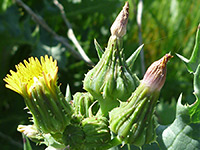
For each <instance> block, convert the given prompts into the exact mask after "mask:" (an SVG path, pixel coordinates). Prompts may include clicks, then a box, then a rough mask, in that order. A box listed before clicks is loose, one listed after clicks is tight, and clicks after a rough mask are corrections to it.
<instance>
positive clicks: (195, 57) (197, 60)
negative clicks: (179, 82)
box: [177, 24, 200, 73]
mask: <svg viewBox="0 0 200 150" xmlns="http://www.w3.org/2000/svg"><path fill="white" fill-rule="evenodd" d="M199 30H200V24H199V26H198V29H197V33H196V40H195V45H194V49H193V52H192V55H191V57H190V59H189V60H188V59H187V58H185V57H183V56H181V55H179V54H177V56H178V57H179V58H180V59H181V60H182V61H183V62H184V63H185V64H186V66H187V69H188V71H189V72H190V73H194V72H195V71H196V69H197V67H198V65H199V64H200V33H199V32H200V31H199Z"/></svg>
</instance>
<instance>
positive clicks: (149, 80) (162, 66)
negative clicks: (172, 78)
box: [142, 54, 173, 91]
mask: <svg viewBox="0 0 200 150" xmlns="http://www.w3.org/2000/svg"><path fill="white" fill-rule="evenodd" d="M172 57H173V56H171V55H170V54H166V55H165V56H163V57H162V58H161V59H159V60H157V61H155V62H154V63H153V64H151V66H150V67H149V68H148V69H147V71H146V73H145V75H144V78H143V80H142V83H144V84H145V85H146V86H148V87H151V90H153V91H154V90H158V91H160V89H161V88H162V87H163V85H164V83H165V79H166V73H167V67H166V64H167V62H168V60H169V59H170V58H172Z"/></svg>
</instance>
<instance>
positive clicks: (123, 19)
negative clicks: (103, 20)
mask: <svg viewBox="0 0 200 150" xmlns="http://www.w3.org/2000/svg"><path fill="white" fill-rule="evenodd" d="M128 10H129V4H128V2H126V3H125V5H124V7H123V9H122V10H121V12H120V13H119V15H118V16H117V18H116V19H115V21H114V23H113V24H112V26H111V28H110V31H111V34H112V35H115V36H117V37H122V36H124V35H125V34H126V25H127V23H128V16H129V13H128Z"/></svg>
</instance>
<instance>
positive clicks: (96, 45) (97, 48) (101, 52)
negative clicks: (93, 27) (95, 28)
mask: <svg viewBox="0 0 200 150" xmlns="http://www.w3.org/2000/svg"><path fill="white" fill-rule="evenodd" d="M94 45H95V48H96V51H97V54H98V57H99V59H101V57H102V55H103V53H104V51H103V49H102V48H101V46H100V45H99V43H98V42H97V40H96V39H94Z"/></svg>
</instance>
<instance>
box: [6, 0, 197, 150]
mask: <svg viewBox="0 0 200 150" xmlns="http://www.w3.org/2000/svg"><path fill="white" fill-rule="evenodd" d="M128 9H129V6H128V2H126V3H125V6H124V7H123V9H122V11H121V12H120V13H119V15H118V16H117V18H116V20H115V21H114V23H113V25H112V26H111V29H110V31H111V36H110V38H109V40H108V44H107V47H106V48H105V51H104V50H103V49H102V48H101V46H100V45H99V44H98V43H97V41H95V47H96V50H97V53H98V56H99V59H100V60H99V62H98V63H97V64H96V65H95V66H94V67H93V68H92V69H91V70H90V71H89V72H88V73H87V74H86V76H85V79H84V81H83V89H85V90H86V92H77V93H76V94H75V95H74V96H73V97H72V96H71V94H70V90H69V89H68V90H67V92H66V96H64V95H63V94H62V92H61V91H60V86H58V85H57V80H58V75H57V73H58V67H57V62H56V60H53V58H52V57H48V56H47V55H46V56H45V57H42V56H41V58H40V61H39V60H38V59H37V58H33V57H31V58H29V59H28V61H26V60H24V62H23V63H20V64H18V65H16V70H17V71H16V72H14V71H10V75H9V74H8V75H7V76H6V78H4V81H5V82H6V83H7V84H6V87H7V88H9V89H11V90H13V91H15V92H17V93H19V94H20V95H22V96H23V98H24V101H25V104H26V106H27V109H28V110H29V112H30V114H31V115H32V117H31V119H30V120H31V121H32V122H33V124H32V125H19V126H18V131H20V132H22V133H23V134H24V135H26V136H27V137H28V138H29V139H31V140H32V141H34V142H36V143H37V144H45V145H46V146H47V148H46V149H47V150H51V149H66V148H69V149H74V150H76V149H77V150H80V149H81V150H82V149H83V150H84V149H85V150H87V149H88V150H90V149H91V150H92V149H97V150H98V149H99V150H101V149H102V150H104V149H109V148H113V147H115V146H118V145H122V146H124V145H126V144H127V145H133V146H129V148H131V149H134V148H135V147H134V146H136V147H140V148H141V147H142V148H143V149H148V148H149V147H152V148H153V149H159V148H161V149H177V150H181V149H182V148H183V147H184V148H186V149H198V148H200V139H199V137H200V108H199V107H200V101H199V97H200V94H199V89H200V83H199V82H200V67H199V64H200V60H199V59H198V58H199V56H200V46H199V41H200V35H199V28H198V30H197V36H196V43H195V47H194V51H193V54H192V56H191V58H190V59H189V60H188V59H186V58H184V57H183V56H181V55H178V56H179V57H180V58H181V59H182V60H183V61H184V62H185V63H186V65H187V68H188V70H189V71H190V72H191V73H193V74H194V92H195V96H196V98H197V100H196V102H195V103H194V104H193V105H182V104H181V98H182V97H181V96H180V98H179V100H178V104H177V112H176V119H175V120H174V122H173V123H172V124H171V125H169V126H161V125H159V124H158V123H157V121H156V118H155V115H154V111H155V107H156V104H157V102H158V98H159V94H160V90H161V89H162V87H163V85H164V83H165V79H166V74H167V70H166V68H167V62H168V61H169V59H171V58H172V55H171V54H170V53H168V54H165V55H164V56H163V57H162V58H161V59H159V60H157V61H155V62H154V63H152V64H151V65H150V67H149V68H148V69H147V71H146V73H145V75H144V77H143V79H142V80H141V81H140V80H139V79H138V77H137V76H136V75H135V74H134V67H133V65H134V62H135V60H136V58H137V56H138V54H139V53H140V51H141V49H142V47H143V45H142V46H140V47H139V48H138V49H137V50H136V51H135V52H134V53H133V54H132V55H131V56H130V57H129V58H128V59H127V60H125V58H124V53H123V52H124V51H123V36H124V35H125V34H126V25H127V22H128V16H129V13H128ZM180 135H181V136H180ZM183 140H185V141H186V142H185V143H181V142H178V141H183ZM155 142H157V143H158V144H156V143H155ZM188 142H189V143H188ZM151 143H154V144H152V145H151V146H150V145H149V144H151ZM188 145H189V146H188ZM116 149H117V147H116Z"/></svg>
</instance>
